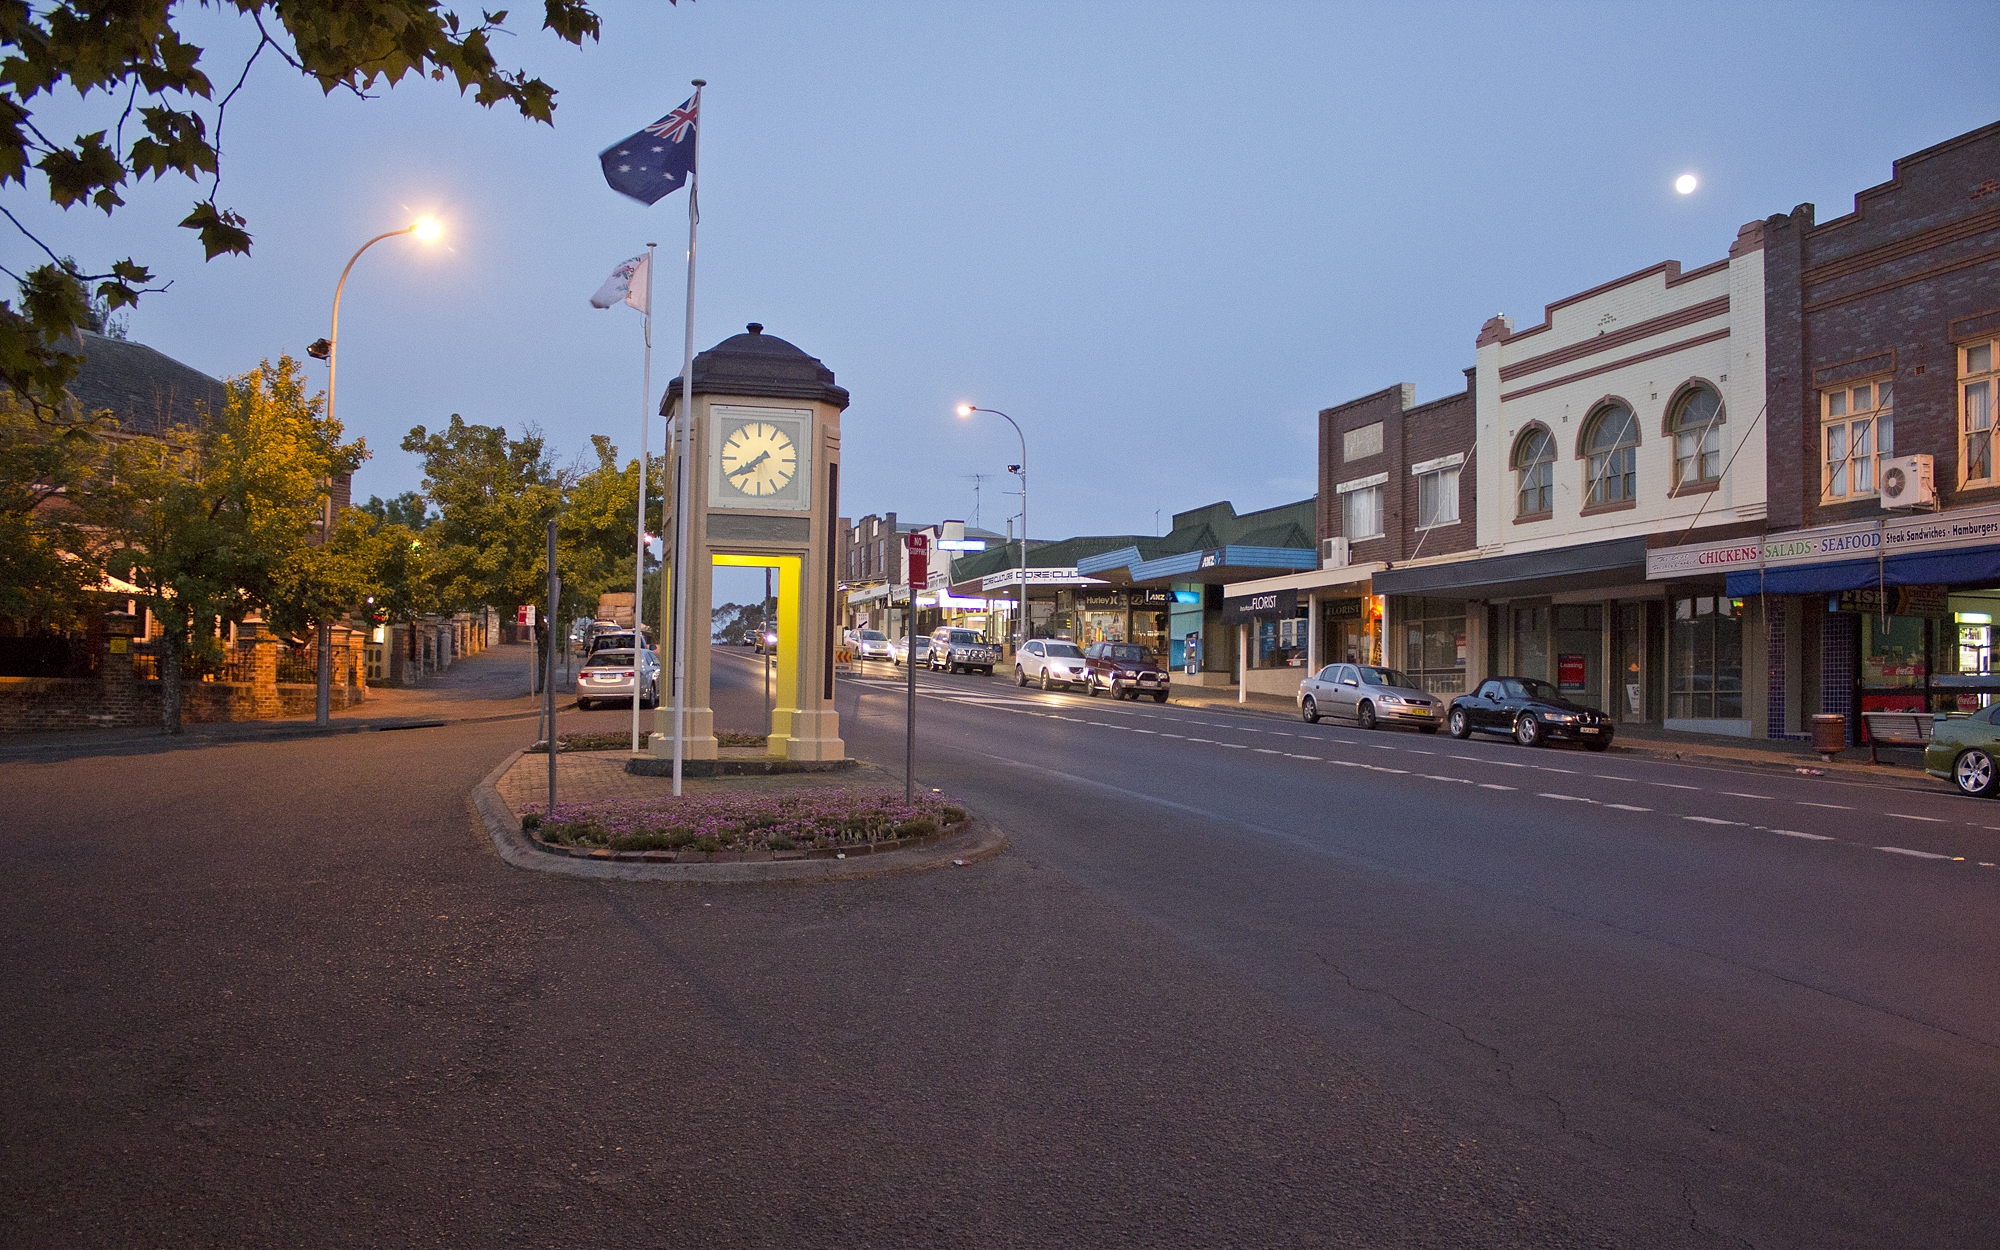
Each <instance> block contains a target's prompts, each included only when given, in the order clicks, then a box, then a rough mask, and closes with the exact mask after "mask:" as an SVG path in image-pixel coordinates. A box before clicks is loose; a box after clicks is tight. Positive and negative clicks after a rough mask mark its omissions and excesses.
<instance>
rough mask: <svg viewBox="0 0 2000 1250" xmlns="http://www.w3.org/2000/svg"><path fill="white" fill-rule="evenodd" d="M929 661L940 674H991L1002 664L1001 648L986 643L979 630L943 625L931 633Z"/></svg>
mask: <svg viewBox="0 0 2000 1250" xmlns="http://www.w3.org/2000/svg"><path fill="white" fill-rule="evenodd" d="M928 662H929V664H930V666H931V667H932V668H934V669H937V670H939V671H940V672H952V673H957V672H961V671H962V672H971V671H972V670H974V669H977V670H978V671H980V672H982V673H987V674H991V673H992V672H993V666H994V665H995V664H998V663H999V662H1000V648H998V647H996V646H994V645H993V644H992V643H990V642H988V641H986V639H985V638H984V637H983V636H982V635H981V634H980V632H979V631H978V630H976V629H958V628H955V627H953V626H950V625H940V626H938V627H937V628H936V629H934V630H932V631H931V649H930V654H929V657H928Z"/></svg>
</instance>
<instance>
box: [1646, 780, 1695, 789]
mask: <svg viewBox="0 0 2000 1250" xmlns="http://www.w3.org/2000/svg"><path fill="white" fill-rule="evenodd" d="M1646 784H1647V785H1651V786H1665V787H1666V788H1667V789H1669V790H1699V789H1701V787H1700V786H1684V785H1680V784H1678V783H1676V782H1672V781H1649V782H1647V783H1646Z"/></svg>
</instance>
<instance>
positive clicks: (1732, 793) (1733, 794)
mask: <svg viewBox="0 0 2000 1250" xmlns="http://www.w3.org/2000/svg"><path fill="white" fill-rule="evenodd" d="M1722 793H1724V794H1726V795H1728V796H1729V797H1730V798H1732V799H1762V800H1764V801H1765V802H1766V803H1774V802H1776V801H1777V800H1775V799H1773V798H1772V797H1771V796H1770V795H1768V794H1745V793H1743V792H1742V791H1741V790H1724V791H1723V792H1722Z"/></svg>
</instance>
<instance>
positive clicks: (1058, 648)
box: [1048, 642, 1083, 660]
mask: <svg viewBox="0 0 2000 1250" xmlns="http://www.w3.org/2000/svg"><path fill="white" fill-rule="evenodd" d="M1048 654H1050V655H1053V656H1056V657H1057V658H1059V659H1064V660H1081V659H1082V658H1083V652H1081V651H1078V650H1077V649H1076V646H1075V645H1074V644H1073V643H1067V642H1052V643H1049V644H1048Z"/></svg>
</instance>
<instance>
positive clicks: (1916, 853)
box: [1875, 846, 1951, 859]
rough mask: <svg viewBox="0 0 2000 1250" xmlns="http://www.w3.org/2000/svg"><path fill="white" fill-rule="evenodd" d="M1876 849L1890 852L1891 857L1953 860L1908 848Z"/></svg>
mask: <svg viewBox="0 0 2000 1250" xmlns="http://www.w3.org/2000/svg"><path fill="white" fill-rule="evenodd" d="M1875 849H1876V850H1878V851H1887V852H1889V854H1891V855H1909V856H1912V857H1913V858H1916V859H1950V858H1951V856H1949V855H1939V854H1936V853H1935V852H1932V851H1913V850H1911V849H1910V848H1909V847H1907V846H1878V847H1876V848H1875Z"/></svg>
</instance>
